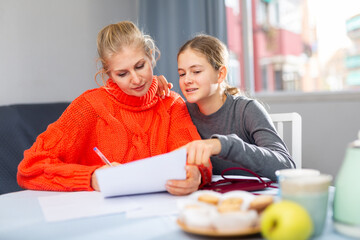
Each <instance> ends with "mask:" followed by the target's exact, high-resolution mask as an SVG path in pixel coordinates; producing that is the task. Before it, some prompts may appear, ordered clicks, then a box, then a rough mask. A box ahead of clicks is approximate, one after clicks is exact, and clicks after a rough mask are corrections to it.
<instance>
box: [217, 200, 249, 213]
mask: <svg viewBox="0 0 360 240" xmlns="http://www.w3.org/2000/svg"><path fill="white" fill-rule="evenodd" d="M243 201H244V200H243V199H242V198H237V197H232V198H227V199H224V200H223V201H221V202H220V204H219V205H218V207H217V209H218V212H219V213H228V212H236V211H240V210H241V204H242V203H243Z"/></svg>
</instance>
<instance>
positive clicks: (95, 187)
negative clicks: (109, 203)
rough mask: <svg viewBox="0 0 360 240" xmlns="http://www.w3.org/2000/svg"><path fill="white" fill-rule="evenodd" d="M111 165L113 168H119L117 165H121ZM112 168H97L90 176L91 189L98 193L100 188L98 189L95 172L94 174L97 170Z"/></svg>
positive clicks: (115, 163) (114, 163) (106, 166)
mask: <svg viewBox="0 0 360 240" xmlns="http://www.w3.org/2000/svg"><path fill="white" fill-rule="evenodd" d="M111 164H112V166H113V167H114V166H119V165H121V164H120V163H118V162H112V163H111ZM112 166H109V165H104V166H102V167H99V168H98V169H96V170H95V171H94V172H93V174H92V175H91V183H90V185H91V187H92V188H93V189H94V190H95V191H98V192H100V188H99V184H98V181H97V178H96V174H95V172H96V171H97V170H99V169H104V168H109V167H112Z"/></svg>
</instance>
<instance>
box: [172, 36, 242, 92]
mask: <svg viewBox="0 0 360 240" xmlns="http://www.w3.org/2000/svg"><path fill="white" fill-rule="evenodd" d="M187 49H191V50H194V51H197V52H199V53H201V54H203V55H204V56H205V57H206V59H207V60H208V62H209V63H210V65H211V66H212V67H213V68H214V69H215V70H216V71H217V70H219V69H220V67H221V66H225V67H228V59H229V52H228V50H227V48H226V46H225V44H224V43H223V42H222V41H220V40H219V39H218V38H216V37H213V36H210V35H206V34H199V35H197V36H195V37H194V38H193V39H191V40H189V41H187V42H186V43H185V44H184V45H183V46H182V47H181V48H180V50H179V52H178V55H177V58H179V55H180V54H181V53H182V52H184V51H185V50H187ZM223 85H224V88H225V91H226V92H228V93H229V94H231V95H237V94H240V90H239V89H238V88H236V87H233V86H230V85H229V84H228V83H227V80H226V79H225V81H224V82H223Z"/></svg>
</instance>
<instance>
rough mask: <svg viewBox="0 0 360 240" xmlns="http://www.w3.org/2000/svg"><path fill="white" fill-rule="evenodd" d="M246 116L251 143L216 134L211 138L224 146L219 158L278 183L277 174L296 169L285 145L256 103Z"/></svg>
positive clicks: (262, 109) (245, 121)
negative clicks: (278, 171) (280, 170)
mask: <svg viewBox="0 0 360 240" xmlns="http://www.w3.org/2000/svg"><path fill="white" fill-rule="evenodd" d="M243 116H244V118H243V120H242V122H241V124H243V128H242V129H244V131H245V133H244V134H245V135H246V137H247V138H248V139H249V140H250V141H249V142H250V143H248V142H245V141H244V140H243V139H241V138H240V137H239V136H238V135H237V134H228V135H219V134H214V135H212V138H218V139H219V140H220V142H221V152H220V154H219V155H218V157H220V158H222V159H225V160H229V161H231V162H232V163H233V165H234V166H242V167H245V168H248V169H250V170H252V171H254V172H256V173H257V174H259V175H260V176H264V177H267V178H269V179H271V180H273V181H276V175H275V171H276V170H278V169H283V168H293V167H294V166H295V165H294V162H293V160H292V158H291V156H290V154H289V152H288V150H287V147H286V145H285V143H284V142H283V140H282V139H281V138H280V137H279V135H278V134H277V132H276V130H275V128H274V125H273V123H272V121H271V118H270V116H269V114H268V113H267V112H266V110H265V109H264V108H263V107H262V105H261V104H259V103H258V102H257V101H251V102H249V104H248V105H247V107H246V108H245V111H244V115H243ZM228 164H229V165H231V163H228Z"/></svg>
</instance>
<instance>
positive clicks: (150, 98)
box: [17, 78, 212, 191]
mask: <svg viewBox="0 0 360 240" xmlns="http://www.w3.org/2000/svg"><path fill="white" fill-rule="evenodd" d="M156 90H157V80H156V79H155V78H154V80H153V82H152V85H151V87H150V89H149V91H148V93H147V94H146V95H145V96H143V97H134V96H129V95H127V94H125V93H124V92H123V91H122V90H121V89H120V88H119V87H118V86H117V84H116V83H114V82H113V81H112V80H111V79H110V80H109V81H108V82H107V85H106V88H97V89H93V90H89V91H87V92H85V93H83V94H82V95H80V96H79V97H78V98H77V99H75V100H74V101H73V102H72V103H71V104H70V105H69V107H68V108H67V109H66V110H65V112H64V113H63V114H62V116H61V117H60V118H59V119H58V120H57V121H56V122H54V123H53V124H50V125H49V126H48V128H47V130H46V131H45V132H43V133H42V134H40V135H39V136H38V138H37V139H36V142H35V143H34V144H33V146H32V147H31V148H30V149H28V150H26V151H25V152H24V159H23V160H22V162H21V163H20V164H19V167H18V176H17V179H18V183H19V185H20V186H21V187H23V188H27V189H34V190H52V191H82V190H92V188H91V186H90V180H91V175H92V173H93V172H94V171H95V170H96V169H97V168H99V167H101V166H102V165H103V162H102V161H101V159H100V158H99V157H98V156H97V155H96V153H95V152H94V151H93V148H94V147H95V146H97V147H98V148H99V149H100V150H101V151H102V152H103V153H104V155H105V156H106V157H107V158H108V159H109V160H110V161H111V162H113V161H116V162H120V163H127V162H131V161H135V160H138V159H142V158H146V157H150V156H155V155H158V154H162V153H166V152H169V151H172V150H175V149H177V148H179V147H181V146H183V145H185V144H186V143H188V142H190V141H192V140H195V139H200V136H199V134H198V132H197V130H196V127H195V126H194V125H193V123H192V122H191V119H190V116H189V114H188V112H187V108H186V105H185V103H184V101H183V99H182V98H181V97H180V95H178V94H177V93H174V92H171V96H170V97H167V98H165V99H161V98H159V97H158V96H157V95H156ZM149 170H150V169H149ZM199 170H200V172H201V174H202V185H201V186H203V185H204V184H206V183H208V182H210V181H211V170H212V169H211V167H209V168H206V167H204V166H199ZM164 171H166V166H164ZM144 181H146V180H145V179H144Z"/></svg>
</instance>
